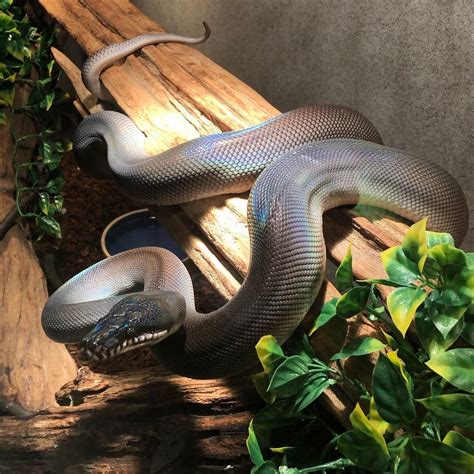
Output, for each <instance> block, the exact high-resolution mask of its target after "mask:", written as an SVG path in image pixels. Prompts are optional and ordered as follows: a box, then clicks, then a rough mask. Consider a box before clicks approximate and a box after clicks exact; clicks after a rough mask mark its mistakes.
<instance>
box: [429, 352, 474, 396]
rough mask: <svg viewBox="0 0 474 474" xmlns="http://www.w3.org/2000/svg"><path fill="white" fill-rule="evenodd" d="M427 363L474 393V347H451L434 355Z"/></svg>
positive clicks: (457, 385) (445, 377)
mask: <svg viewBox="0 0 474 474" xmlns="http://www.w3.org/2000/svg"><path fill="white" fill-rule="evenodd" d="M426 365H427V366H428V367H429V368H430V369H431V370H433V371H434V372H436V373H437V374H439V375H441V377H443V378H444V379H446V380H447V381H448V382H449V383H451V384H452V385H454V386H455V387H458V388H460V389H462V390H465V391H466V392H470V393H474V349H471V348H461V349H451V350H449V351H447V352H443V353H441V354H438V355H437V356H435V357H432V358H431V359H430V360H429V361H428V362H426Z"/></svg>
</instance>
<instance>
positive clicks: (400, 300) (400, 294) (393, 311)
mask: <svg viewBox="0 0 474 474" xmlns="http://www.w3.org/2000/svg"><path fill="white" fill-rule="evenodd" d="M425 298H426V293H425V292H424V291H423V290H422V289H420V288H397V289H395V290H393V291H392V292H391V293H390V294H389V295H388V298H387V308H388V311H389V312H390V316H391V317H392V320H393V322H394V324H395V326H396V327H397V329H398V330H399V331H400V332H401V333H402V335H403V336H405V333H406V332H407V330H408V327H409V326H410V324H411V322H412V321H413V318H414V317H415V313H416V310H417V309H418V307H419V306H420V305H421V303H423V301H424V300H425Z"/></svg>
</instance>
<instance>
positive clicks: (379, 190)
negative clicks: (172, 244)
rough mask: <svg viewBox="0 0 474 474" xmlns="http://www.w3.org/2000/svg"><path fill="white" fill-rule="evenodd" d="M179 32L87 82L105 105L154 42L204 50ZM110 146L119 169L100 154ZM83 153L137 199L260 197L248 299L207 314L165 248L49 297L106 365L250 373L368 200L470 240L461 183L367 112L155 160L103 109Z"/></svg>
mask: <svg viewBox="0 0 474 474" xmlns="http://www.w3.org/2000/svg"><path fill="white" fill-rule="evenodd" d="M208 34H209V31H208V29H207V27H206V34H205V35H204V36H203V37H201V38H197V39H193V38H183V37H177V36H175V35H154V37H153V38H151V37H150V35H146V36H143V37H138V38H135V39H133V40H129V41H128V42H125V43H122V44H115V45H111V46H109V47H107V48H104V49H103V50H100V51H99V52H97V53H95V54H94V55H93V56H91V57H90V58H89V59H88V61H87V62H86V64H85V67H84V69H83V75H84V82H85V83H86V84H87V85H88V88H89V89H90V90H91V91H93V92H95V93H96V94H97V95H98V96H100V97H104V98H107V97H108V93H107V91H106V90H105V89H104V88H103V86H101V85H100V82H99V75H100V72H101V71H102V69H103V68H104V67H106V66H107V65H110V64H111V63H112V62H113V61H116V60H117V59H119V58H122V57H124V56H126V55H128V54H130V53H132V52H133V51H135V50H137V49H139V48H140V47H142V46H143V45H145V44H150V43H158V42H162V41H168V40H171V41H180V42H190V43H191V42H193V43H197V42H200V41H203V40H205V39H206V38H207V36H208ZM104 142H105V143H106V145H107V160H105V159H104V160H103V163H106V166H103V164H102V165H100V164H98V163H97V162H96V160H93V159H92V156H93V154H92V153H91V150H92V149H93V148H94V145H95V144H97V143H104ZM74 152H75V155H76V158H77V159H78V161H79V163H80V164H81V166H83V167H85V168H87V169H92V170H93V169H96V170H97V169H98V168H101V169H102V171H103V170H104V169H105V168H106V169H107V171H108V172H109V173H112V175H113V176H114V177H115V178H116V179H117V180H118V181H119V182H120V183H121V185H122V187H123V189H124V191H125V192H126V193H127V194H129V195H130V196H131V197H132V198H134V199H136V200H137V201H140V202H143V203H145V204H150V205H152V204H155V205H170V204H178V203H183V202H187V201H191V200H195V199H200V198H203V197H207V196H212V195H217V194H223V193H236V192H243V191H247V190H249V189H251V192H250V196H249V200H248V227H249V234H250V242H251V260H250V265H249V270H248V274H247V276H246V278H245V280H244V282H243V284H242V286H241V288H240V290H239V291H238V292H237V294H236V295H235V296H234V298H233V299H232V300H230V301H229V302H228V303H227V304H225V305H224V306H223V307H221V308H220V309H218V310H216V311H214V312H211V313H208V314H200V313H198V312H196V310H195V306H194V295H193V286H192V282H191V279H190V276H189V274H188V272H187V270H186V268H185V267H184V265H183V263H182V262H181V261H180V260H179V259H178V258H177V257H176V256H175V255H174V254H172V253H171V252H169V251H167V250H164V249H160V248H152V247H146V248H139V249H134V250H130V251H127V252H124V253H121V254H118V255H116V256H113V257H110V258H108V259H106V260H103V261H101V262H99V263H97V264H95V265H93V266H92V267H90V268H88V269H86V270H84V271H83V272H82V273H80V274H79V275H77V276H75V277H74V278H72V279H71V280H69V281H68V282H67V283H65V284H64V285H63V286H62V287H61V288H59V289H58V290H57V291H56V292H55V293H54V294H53V295H52V296H51V297H50V299H49V300H48V302H47V304H46V306H45V308H44V311H43V314H42V324H43V328H44V330H45V332H46V333H47V334H48V336H49V337H51V338H52V339H54V340H56V341H59V342H77V341H81V340H82V345H83V350H84V352H85V353H87V354H88V355H89V356H90V357H93V358H97V359H102V358H107V357H110V356H113V355H116V354H118V353H121V352H124V351H127V350H130V349H132V348H134V347H138V346H142V345H151V348H152V350H153V351H154V353H155V355H156V356H157V358H158V359H159V361H160V362H161V363H162V364H163V365H165V366H166V367H168V368H169V369H170V370H172V371H174V372H176V373H179V374H182V375H186V376H191V377H196V378H214V377H220V376H226V375H230V374H234V373H239V372H243V371H246V370H248V369H249V368H251V367H252V366H253V364H254V363H255V362H256V355H255V344H256V343H257V342H258V340H259V338H260V337H261V336H263V335H265V334H272V335H274V336H275V337H276V338H277V340H279V341H280V342H282V341H284V340H285V339H287V338H288V336H289V335H290V334H291V333H292V331H294V329H295V328H296V327H297V326H298V324H299V323H300V322H301V320H302V319H303V317H304V315H305V314H306V312H307V311H308V309H309V308H310V306H311V304H312V303H313V302H314V300H315V298H316V296H317V293H318V289H319V287H320V285H321V282H322V279H323V277H324V272H325V260H326V256H325V246H324V239H323V230H322V215H323V213H324V212H325V211H326V210H328V209H331V208H333V207H336V206H340V205H346V204H356V203H363V204H369V205H374V206H379V207H383V208H385V209H388V210H390V211H393V212H395V213H397V214H399V215H401V216H404V217H406V218H408V219H410V220H418V219H420V218H423V217H428V223H429V226H430V228H432V229H435V230H440V231H444V232H450V233H451V234H452V235H453V236H454V238H455V239H456V241H458V242H459V241H460V240H462V238H463V236H464V234H465V232H466V229H467V223H468V213H467V204H466V200H465V198H464V195H463V193H462V191H461V189H460V187H459V186H458V184H457V183H456V182H455V180H454V179H453V178H452V177H451V176H450V175H449V174H448V173H447V172H446V171H444V170H443V169H442V168H440V167H439V166H437V165H435V164H434V163H431V162H430V161H427V160H423V159H420V158H417V157H415V156H413V155H411V154H409V153H407V152H404V151H400V150H396V149H393V148H388V147H385V146H383V145H382V144H381V139H380V135H379V133H378V132H377V130H376V129H375V127H374V126H373V125H372V124H371V123H370V122H369V121H368V120H367V119H366V118H365V117H363V116H362V115H361V114H359V113H357V112H355V111H353V110H350V109H347V108H344V107H338V106H331V105H323V106H315V107H305V108H301V109H297V110H293V111H290V112H287V113H284V114H282V115H280V116H278V117H275V118H273V119H271V120H268V121H266V122H264V123H262V124H260V125H257V126H254V127H251V128H248V129H245V130H242V131H236V132H226V133H222V134H216V135H211V136H206V137H201V138H197V139H195V140H192V141H190V142H187V143H184V144H182V145H179V146H177V147H175V148H172V149H170V150H168V151H166V152H164V153H161V154H159V155H157V156H148V155H147V153H146V152H145V149H144V136H143V134H142V132H141V131H140V130H139V129H138V128H137V127H136V126H135V124H134V123H133V122H132V121H131V120H130V119H129V118H128V117H126V116H125V115H123V114H121V113H118V112H112V111H105V112H99V113H96V114H92V115H91V116H89V117H87V118H85V119H84V120H83V121H82V122H81V123H80V124H79V126H78V128H77V130H76V132H75V136H74Z"/></svg>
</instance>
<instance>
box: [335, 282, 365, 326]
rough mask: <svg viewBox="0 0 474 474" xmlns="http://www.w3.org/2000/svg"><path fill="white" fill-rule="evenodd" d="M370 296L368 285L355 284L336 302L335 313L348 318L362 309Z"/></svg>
mask: <svg viewBox="0 0 474 474" xmlns="http://www.w3.org/2000/svg"><path fill="white" fill-rule="evenodd" d="M369 296H370V288H369V287H368V286H356V287H354V288H351V289H350V290H349V291H348V292H347V293H344V294H343V295H342V296H341V297H340V298H339V300H338V301H337V303H336V312H337V315H338V316H339V317H341V318H350V317H351V316H355V315H356V314H357V313H360V312H361V311H363V310H364V309H365V307H366V305H367V300H368V299H369Z"/></svg>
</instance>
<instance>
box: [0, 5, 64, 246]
mask: <svg viewBox="0 0 474 474" xmlns="http://www.w3.org/2000/svg"><path fill="white" fill-rule="evenodd" d="M0 8H1V12H0V58H1V59H0V124H8V125H9V127H10V130H11V135H12V137H13V142H14V147H13V152H12V154H13V156H12V159H13V164H14V168H15V185H16V203H17V207H18V211H19V213H20V215H21V216H23V217H26V218H29V219H30V220H31V221H32V222H34V223H35V224H36V226H37V228H38V229H39V231H40V235H39V237H41V236H42V235H44V234H49V235H53V236H55V237H61V229H60V226H59V223H58V221H57V219H56V217H57V215H59V214H61V212H62V206H63V200H62V197H61V196H60V195H59V193H60V191H61V188H62V186H63V184H64V178H63V176H62V174H61V171H60V169H59V164H60V161H61V158H62V156H63V154H64V153H65V152H66V151H69V150H70V149H71V143H70V142H69V141H68V140H64V139H62V138H60V136H59V132H60V130H61V115H62V114H61V109H60V107H61V105H62V104H64V103H65V102H67V101H68V100H69V98H68V96H67V95H66V94H64V93H63V92H61V90H60V89H58V87H57V81H58V75H59V71H58V68H57V66H56V63H55V61H54V59H53V57H52V55H51V51H50V46H51V45H52V43H53V41H54V34H55V32H54V29H53V28H52V27H44V28H41V29H38V28H37V27H35V26H33V25H32V24H31V23H30V20H29V18H28V15H27V14H26V13H25V10H24V8H22V7H19V6H16V5H15V3H14V2H11V1H8V0H3V1H2V2H0ZM19 87H27V88H29V94H28V98H27V100H26V103H18V102H19V101H18V100H16V98H15V93H16V91H17V90H18V88H19ZM20 114H26V115H28V116H29V117H30V118H31V121H32V123H33V124H34V127H35V129H36V131H35V133H33V134H30V135H23V136H21V135H20V136H18V135H17V133H18V131H17V130H16V129H17V127H16V121H15V117H16V116H18V115H20ZM33 139H34V140H35V141H36V143H37V146H36V148H35V152H34V154H33V158H32V160H31V161H30V162H26V163H18V162H17V154H18V150H19V148H20V147H21V146H23V145H25V144H26V143H28V140H30V142H29V143H31V140H33ZM25 197H26V198H28V199H27V200H28V201H32V202H30V204H29V205H28V210H27V211H25V210H23V209H22V201H23V199H24V198H25Z"/></svg>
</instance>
